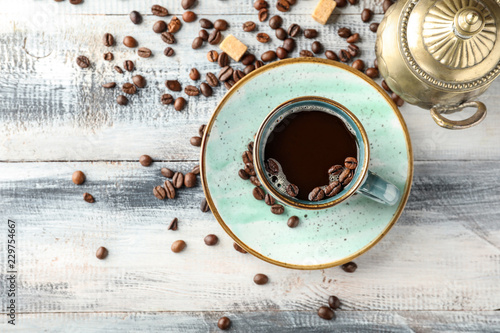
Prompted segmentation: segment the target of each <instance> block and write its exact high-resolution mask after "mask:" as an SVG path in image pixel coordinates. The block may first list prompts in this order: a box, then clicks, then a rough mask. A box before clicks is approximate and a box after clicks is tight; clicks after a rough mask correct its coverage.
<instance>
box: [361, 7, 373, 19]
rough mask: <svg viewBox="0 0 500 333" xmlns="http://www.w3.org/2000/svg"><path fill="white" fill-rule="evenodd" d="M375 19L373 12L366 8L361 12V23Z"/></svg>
mask: <svg viewBox="0 0 500 333" xmlns="http://www.w3.org/2000/svg"><path fill="white" fill-rule="evenodd" d="M372 17H373V12H372V11H371V10H370V9H368V8H365V9H363V11H362V12H361V21H363V22H365V23H366V22H369V21H370V20H371V19H372Z"/></svg>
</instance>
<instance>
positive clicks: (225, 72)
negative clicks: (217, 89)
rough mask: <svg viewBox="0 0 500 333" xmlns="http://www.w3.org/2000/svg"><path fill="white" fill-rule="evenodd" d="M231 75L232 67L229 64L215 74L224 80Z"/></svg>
mask: <svg viewBox="0 0 500 333" xmlns="http://www.w3.org/2000/svg"><path fill="white" fill-rule="evenodd" d="M219 58H220V55H219ZM232 76H233V69H232V68H231V67H230V66H226V67H223V68H222V69H221V70H220V72H219V75H217V78H218V79H219V80H220V81H223V82H224V81H226V80H228V79H230V78H231V77H232Z"/></svg>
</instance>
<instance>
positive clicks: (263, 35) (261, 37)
mask: <svg viewBox="0 0 500 333" xmlns="http://www.w3.org/2000/svg"><path fill="white" fill-rule="evenodd" d="M270 40H271V37H269V35H268V34H266V33H265V32H259V33H258V34H257V41H258V42H261V43H268V42H269V41H270Z"/></svg>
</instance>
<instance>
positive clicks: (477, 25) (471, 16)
mask: <svg viewBox="0 0 500 333" xmlns="http://www.w3.org/2000/svg"><path fill="white" fill-rule="evenodd" d="M454 28H455V33H456V34H457V35H458V36H460V37H462V38H464V39H467V38H469V37H471V36H472V35H474V34H476V33H478V32H480V31H481V30H482V29H483V28H484V17H483V16H482V14H481V12H479V11H478V10H476V9H474V8H471V7H466V8H462V10H461V11H459V12H458V13H457V14H456V15H455V20H454Z"/></svg>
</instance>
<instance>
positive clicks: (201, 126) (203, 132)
mask: <svg viewBox="0 0 500 333" xmlns="http://www.w3.org/2000/svg"><path fill="white" fill-rule="evenodd" d="M206 128H207V125H205V124H202V125H200V127H199V128H198V134H199V135H200V136H201V137H203V134H205V130H206Z"/></svg>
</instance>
